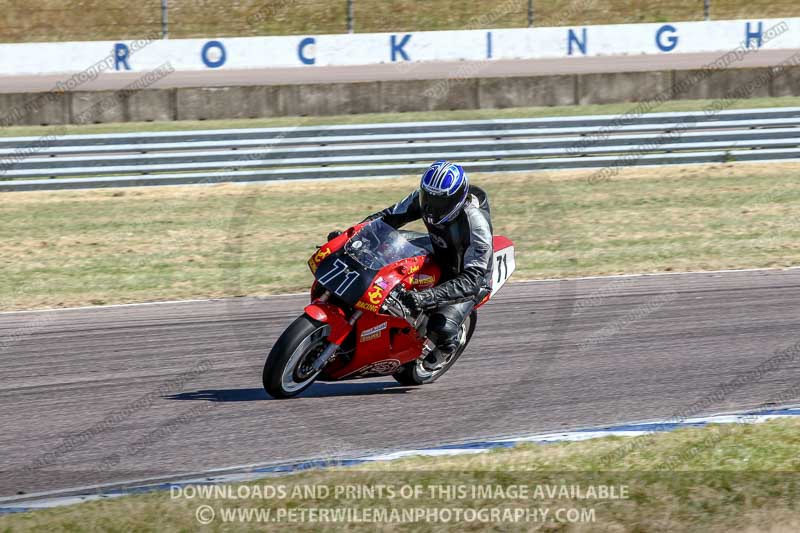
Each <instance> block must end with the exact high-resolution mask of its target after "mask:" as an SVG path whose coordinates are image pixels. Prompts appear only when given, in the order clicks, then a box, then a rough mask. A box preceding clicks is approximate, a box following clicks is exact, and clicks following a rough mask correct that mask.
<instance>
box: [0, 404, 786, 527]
mask: <svg viewBox="0 0 800 533" xmlns="http://www.w3.org/2000/svg"><path fill="white" fill-rule="evenodd" d="M776 411H777V412H776ZM756 412H758V411H754V412H753V413H756ZM761 412H767V414H748V413H747V412H740V413H728V414H720V415H712V416H704V417H695V418H688V419H685V420H683V421H681V422H671V421H649V422H636V423H630V424H617V425H614V426H610V427H605V428H595V429H591V428H589V429H585V430H574V431H565V432H558V433H544V434H539V435H529V436H522V437H508V438H502V439H493V440H485V441H480V442H476V443H471V444H470V443H467V444H461V445H451V446H439V447H434V448H424V449H414V450H402V451H397V452H391V453H385V454H378V455H369V456H363V457H358V458H355V459H343V460H341V461H336V460H333V461H331V462H330V463H331V465H330V466H335V465H337V464H339V463H341V464H344V465H358V464H364V463H370V462H378V461H392V460H395V459H401V458H405V457H412V456H428V457H441V456H450V455H466V454H478V453H484V452H486V451H489V450H492V449H496V448H504V447H505V448H508V447H512V446H513V445H516V444H521V443H542V444H544V443H551V442H577V441H584V440H589V439H596V438H602V437H609V436H618V437H637V436H642V435H647V434H650V433H656V432H662V431H670V430H672V429H675V428H684V427H697V425H698V424H736V423H739V424H757V423H761V422H765V421H767V420H772V419H776V418H790V417H796V416H800V406H785V407H772V408H770V409H761ZM662 425H663V428H661V429H658V428H659V426H662ZM637 426H642V427H649V428H652V429H650V430H647V431H638V430H636V429H635V428H636V427H637ZM616 428H620V429H616ZM320 462H322V461H321V460H318V461H305V462H302V463H297V464H295V465H286V466H280V465H275V466H271V465H261V466H259V465H246V466H243V467H242V468H250V469H259V471H249V472H238V473H231V474H219V475H214V474H213V473H214V472H219V471H223V470H233V469H236V468H239V467H236V466H234V467H229V468H226V469H223V468H219V469H215V470H210V471H208V475H203V474H200V473H198V474H196V475H197V477H196V478H193V479H186V478H183V479H176V480H175V481H171V482H170V481H158V482H155V481H154V482H152V483H147V481H146V480H142V481H141V482H140V483H141V484H140V485H138V486H135V487H131V488H128V489H113V488H111V486H108V485H107V486H106V487H107V490H112V491H113V492H111V493H110V494H97V493H96V492H97V491H98V490H101V489H102V488H103V486H101V485H97V486H95V489H94V490H93V491H92V492H94V494H85V495H77V496H76V495H69V496H53V497H47V498H39V499H35V500H30V501H24V498H30V497H35V496H36V495H34V494H29V495H26V496H11V497H4V498H0V501H6V502H9V503H10V502H16V503H11V504H10V505H5V506H0V514H5V513H14V512H21V511H26V510H37V509H46V508H52V507H59V506H63V505H74V504H76V503H83V502H87V501H94V500H99V499H108V498H116V497H119V496H126V495H130V494H136V493H142V492H149V491H155V490H167V489H168V487H169V486H171V485H181V486H185V485H192V484H201V483H202V484H219V483H241V482H246V481H253V480H256V479H263V478H265V477H270V476H277V475H281V474H286V473H291V472H296V471H300V470H304V469H307V468H308V467H309V465H311V466H312V467H313V466H314V463H320ZM120 484H121V483H117V484H116V485H120ZM77 490H82V489H64V490H61V491H52V492H50V493H40V494H41V495H45V494H53V495H55V494H57V493H59V492H60V493H65V492H75V491H77Z"/></svg>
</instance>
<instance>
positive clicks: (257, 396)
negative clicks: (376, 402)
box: [164, 381, 414, 402]
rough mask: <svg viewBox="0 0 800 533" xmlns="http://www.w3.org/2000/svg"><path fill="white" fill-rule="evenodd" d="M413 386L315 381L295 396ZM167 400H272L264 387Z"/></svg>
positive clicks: (183, 395)
mask: <svg viewBox="0 0 800 533" xmlns="http://www.w3.org/2000/svg"><path fill="white" fill-rule="evenodd" d="M413 388H414V387H405V386H403V385H400V384H399V383H395V382H386V381H384V382H377V383H315V384H314V385H312V386H311V387H310V388H309V389H308V390H306V391H305V392H303V393H302V394H301V395H300V396H298V397H297V398H298V399H300V398H327V397H333V396H362V395H367V394H403V393H406V392H409V391H411V390H412V389H413ZM164 398H165V399H167V400H205V401H208V402H257V401H264V400H273V399H274V398H271V397H270V396H269V395H267V393H266V392H264V389H262V388H257V389H203V390H197V391H189V392H181V393H179V394H171V395H169V396H164Z"/></svg>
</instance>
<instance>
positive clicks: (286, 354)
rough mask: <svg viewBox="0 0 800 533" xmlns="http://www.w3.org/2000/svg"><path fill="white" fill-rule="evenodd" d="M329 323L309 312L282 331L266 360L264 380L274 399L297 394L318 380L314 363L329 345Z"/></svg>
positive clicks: (266, 389)
mask: <svg viewBox="0 0 800 533" xmlns="http://www.w3.org/2000/svg"><path fill="white" fill-rule="evenodd" d="M329 333H330V326H329V325H327V324H324V323H322V322H319V321H317V320H314V319H313V318H311V317H309V316H308V315H302V316H300V317H298V318H297V319H296V320H295V321H294V322H292V324H291V325H290V326H289V327H288V328H286V331H284V332H283V334H281V336H280V337H279V338H278V341H277V342H276V343H275V345H274V346H273V347H272V350H270V352H269V355H268V356H267V360H266V361H265V362H264V373H263V374H262V376H261V379H262V381H263V383H264V390H265V391H267V394H269V395H270V396H272V397H273V398H291V397H293V396H297V395H298V394H300V393H301V392H303V391H304V390H306V389H307V388H308V387H310V386H311V384H312V383H314V381H315V380H316V379H317V377H318V376H319V374H320V372H321V371H319V370H318V371H314V370H313V369H312V368H311V363H313V362H314V360H316V358H317V357H318V356H319V355H320V354H321V353H322V351H323V350H324V349H325V347H326V346H327V345H328V340H327V337H328V334H329Z"/></svg>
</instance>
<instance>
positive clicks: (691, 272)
mask: <svg viewBox="0 0 800 533" xmlns="http://www.w3.org/2000/svg"><path fill="white" fill-rule="evenodd" d="M798 269H800V266H791V267H763V268H738V269H726V270H687V271H686V272H643V273H638V274H610V275H607V276H582V277H576V278H544V279H519V280H509V281H508V283H509V284H515V283H553V282H560V281H584V280H593V279H619V278H646V277H650V276H686V275H698V274H736V273H743V272H784V271H791V270H798ZM307 295H308V291H305V292H289V293H283V294H271V295H269V296H261V297H257V296H254V297H252V298H253V299H260V300H269V299H271V298H281V297H285V296H307ZM235 300H241V298H224V297H223V298H207V299H198V300H165V301H163V302H138V303H130V304H111V305H87V306H82V307H59V308H56V309H30V310H25V311H0V316H2V315H20V314H24V313H52V312H57V311H82V310H87V309H98V310H99V309H114V308H117V307H136V306H141V305H170V304H175V305H179V304H188V303H209V302H228V301H235Z"/></svg>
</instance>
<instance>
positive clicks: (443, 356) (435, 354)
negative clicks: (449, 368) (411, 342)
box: [422, 341, 458, 372]
mask: <svg viewBox="0 0 800 533" xmlns="http://www.w3.org/2000/svg"><path fill="white" fill-rule="evenodd" d="M456 350H458V342H457V341H456V342H448V343H446V344H444V345H443V346H437V347H436V348H434V349H433V350H431V351H430V352H429V353H428V355H426V356H425V359H423V360H422V368H424V369H425V370H427V371H428V372H434V371H436V370H439V369H440V368H442V367H443V366H444V365H445V363H446V362H447V360H448V359H449V358H450V356H452V355H453V354H454V353H455V352H456Z"/></svg>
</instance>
